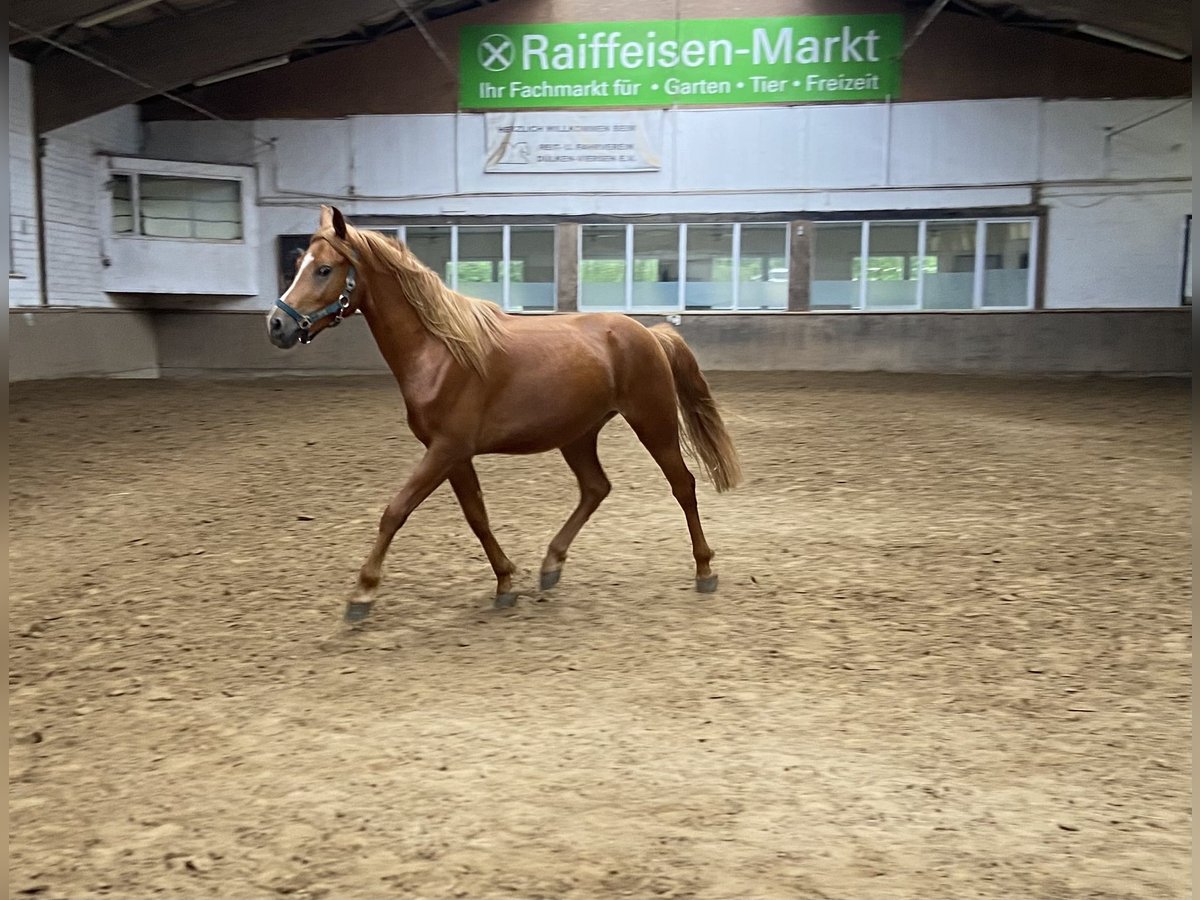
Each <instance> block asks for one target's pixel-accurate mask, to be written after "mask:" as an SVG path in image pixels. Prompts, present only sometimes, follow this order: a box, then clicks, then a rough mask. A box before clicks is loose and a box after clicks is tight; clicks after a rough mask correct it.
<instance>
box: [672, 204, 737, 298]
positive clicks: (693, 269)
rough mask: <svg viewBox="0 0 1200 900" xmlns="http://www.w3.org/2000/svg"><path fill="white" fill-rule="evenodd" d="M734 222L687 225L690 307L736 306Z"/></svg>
mask: <svg viewBox="0 0 1200 900" xmlns="http://www.w3.org/2000/svg"><path fill="white" fill-rule="evenodd" d="M735 228H736V226H734V225H707V224H705V225H685V226H683V231H684V233H685V234H686V235H687V284H686V286H685V288H684V301H685V308H687V309H733V307H734V298H733V285H734V278H733V272H734V267H735V265H736V263H735V262H734V249H733V246H734V240H733V238H734V231H735Z"/></svg>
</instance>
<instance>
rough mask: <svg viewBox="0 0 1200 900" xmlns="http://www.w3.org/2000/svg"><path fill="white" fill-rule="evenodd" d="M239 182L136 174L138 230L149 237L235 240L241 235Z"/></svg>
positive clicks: (240, 186)
mask: <svg viewBox="0 0 1200 900" xmlns="http://www.w3.org/2000/svg"><path fill="white" fill-rule="evenodd" d="M241 189H242V185H241V182H240V181H228V180H218V179H213V178H176V177H173V176H165V175H141V176H139V177H138V192H139V198H138V211H139V219H140V223H141V233H142V234H144V235H147V236H149V237H174V238H201V239H204V240H238V239H240V238H241V236H242V198H241Z"/></svg>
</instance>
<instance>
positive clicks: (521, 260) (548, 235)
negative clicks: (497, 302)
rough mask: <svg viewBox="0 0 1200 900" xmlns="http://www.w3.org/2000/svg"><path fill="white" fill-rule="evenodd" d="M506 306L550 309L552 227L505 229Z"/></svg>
mask: <svg viewBox="0 0 1200 900" xmlns="http://www.w3.org/2000/svg"><path fill="white" fill-rule="evenodd" d="M508 252H509V256H510V262H509V276H508V308H509V309H514V310H517V309H554V227H553V226H543V225H532V226H530V225H514V226H512V228H510V229H509V236H508Z"/></svg>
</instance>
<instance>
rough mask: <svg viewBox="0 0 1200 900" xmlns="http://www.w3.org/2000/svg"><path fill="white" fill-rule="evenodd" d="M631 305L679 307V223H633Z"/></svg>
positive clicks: (664, 307) (647, 307) (653, 307)
mask: <svg viewBox="0 0 1200 900" xmlns="http://www.w3.org/2000/svg"><path fill="white" fill-rule="evenodd" d="M633 307H634V309H678V308H679V226H678V225H634V226H633Z"/></svg>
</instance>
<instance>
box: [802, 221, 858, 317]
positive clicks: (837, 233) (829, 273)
mask: <svg viewBox="0 0 1200 900" xmlns="http://www.w3.org/2000/svg"><path fill="white" fill-rule="evenodd" d="M862 228H863V224H862V222H827V223H821V224H819V225H814V226H813V234H812V254H813V263H812V297H811V299H810V306H811V308H812V309H857V308H858V292H859V277H860V272H859V269H860V268H861V264H862V258H861V257H862Z"/></svg>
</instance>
